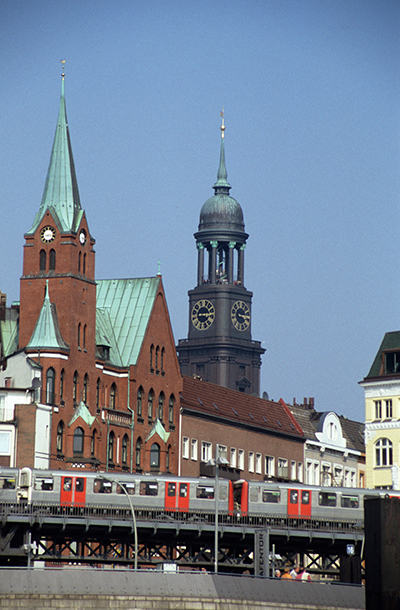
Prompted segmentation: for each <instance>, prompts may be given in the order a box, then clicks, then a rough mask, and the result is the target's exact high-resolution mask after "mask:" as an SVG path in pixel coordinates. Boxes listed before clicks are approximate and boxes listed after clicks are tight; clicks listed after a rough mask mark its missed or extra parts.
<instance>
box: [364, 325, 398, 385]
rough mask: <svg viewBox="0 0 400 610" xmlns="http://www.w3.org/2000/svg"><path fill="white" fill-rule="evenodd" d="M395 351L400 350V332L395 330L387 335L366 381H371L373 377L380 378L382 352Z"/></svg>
mask: <svg viewBox="0 0 400 610" xmlns="http://www.w3.org/2000/svg"><path fill="white" fill-rule="evenodd" d="M395 349H399V350H400V330H395V331H392V332H390V333H386V334H385V336H384V337H383V340H382V343H381V346H380V348H379V350H378V353H377V354H376V356H375V360H374V362H373V364H372V366H371V369H370V371H369V373H368V375H367V376H366V377H365V379H369V378H371V377H379V376H380V375H381V362H382V352H385V351H387V350H395ZM397 376H398V374H397Z"/></svg>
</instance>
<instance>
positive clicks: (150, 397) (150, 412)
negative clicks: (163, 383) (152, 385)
mask: <svg viewBox="0 0 400 610" xmlns="http://www.w3.org/2000/svg"><path fill="white" fill-rule="evenodd" d="M153 402H154V392H153V390H150V392H149V395H148V397H147V417H148V418H149V419H153Z"/></svg>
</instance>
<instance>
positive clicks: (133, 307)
mask: <svg viewBox="0 0 400 610" xmlns="http://www.w3.org/2000/svg"><path fill="white" fill-rule="evenodd" d="M159 284H160V277H158V276H157V277H150V278H139V279H125V280H99V281H98V282H97V322H96V343H97V345H108V346H110V361H111V362H112V363H113V364H116V365H118V366H129V365H130V364H136V362H137V359H138V356H139V353H140V349H141V347H142V343H143V339H144V335H145V333H146V329H147V325H148V322H149V319H150V314H151V312H152V309H153V305H154V299H155V297H156V294H157V290H158V288H159ZM99 341H100V342H99ZM102 341H103V343H102ZM104 341H107V343H104Z"/></svg>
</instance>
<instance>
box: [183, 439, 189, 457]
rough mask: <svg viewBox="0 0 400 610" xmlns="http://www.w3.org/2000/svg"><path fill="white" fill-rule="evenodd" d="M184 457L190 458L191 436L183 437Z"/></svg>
mask: <svg viewBox="0 0 400 610" xmlns="http://www.w3.org/2000/svg"><path fill="white" fill-rule="evenodd" d="M182 459H184V460H188V459H189V437H188V436H184V437H182Z"/></svg>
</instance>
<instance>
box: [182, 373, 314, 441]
mask: <svg viewBox="0 0 400 610" xmlns="http://www.w3.org/2000/svg"><path fill="white" fill-rule="evenodd" d="M182 379H183V390H182V395H181V407H182V408H183V409H185V410H189V411H195V412H197V413H202V414H204V415H207V416H208V417H212V418H217V419H222V420H224V421H225V422H227V423H231V424H233V425H240V426H251V427H255V428H258V429H260V430H263V431H264V432H273V433H275V434H284V435H288V434H289V435H291V436H295V437H297V438H300V439H303V438H304V437H303V433H302V430H301V428H300V426H299V425H298V423H297V422H296V420H295V419H294V417H293V416H292V414H291V413H290V411H289V409H288V408H287V406H286V405H285V403H284V402H283V401H279V402H272V401H271V400H265V399H264V398H259V397H258V396H251V395H249V394H244V393H243V392H237V391H235V390H230V389H228V388H224V387H222V386H219V385H215V384H213V383H208V382H207V381H202V380H200V379H196V378H193V377H186V376H184V377H183V378H182Z"/></svg>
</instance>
